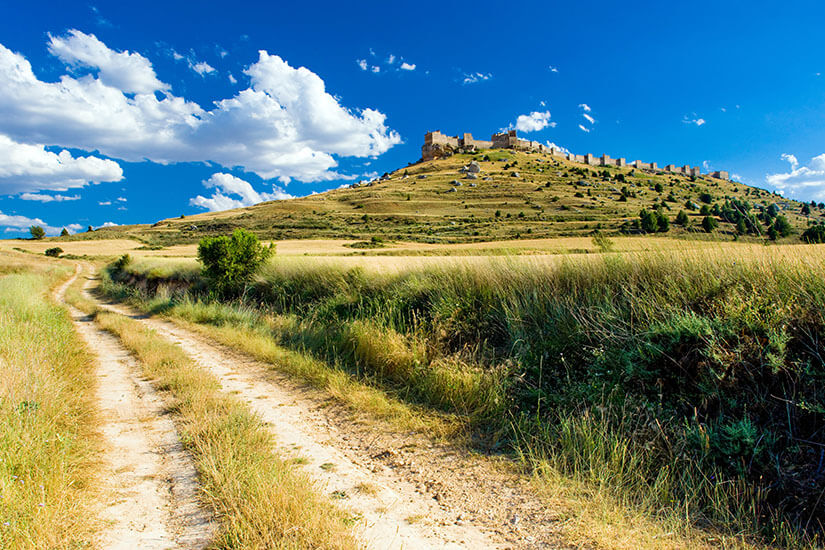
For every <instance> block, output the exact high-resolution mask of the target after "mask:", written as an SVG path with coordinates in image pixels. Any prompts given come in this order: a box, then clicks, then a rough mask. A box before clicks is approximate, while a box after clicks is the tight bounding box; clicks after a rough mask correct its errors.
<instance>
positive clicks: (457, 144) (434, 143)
mask: <svg viewBox="0 0 825 550" xmlns="http://www.w3.org/2000/svg"><path fill="white" fill-rule="evenodd" d="M456 149H465V150H479V149H517V150H521V151H536V152H539V153H550V154H551V155H552V156H555V157H560V158H563V159H565V160H568V161H570V162H578V163H581V164H587V165H589V166H631V167H633V168H636V169H637V170H648V171H658V170H659V167H658V165H657V164H656V163H655V162H642V161H641V160H635V161H633V162H630V163H628V162H627V161H626V159H624V158H617V159H614V158H610V156H608V155H601V156H600V157H597V156H596V155H592V154H589V153H588V154H586V155H576V154H573V153H565V152H562V151H560V150H558V149H555V148H553V147H549V148H548V147H547V146H545V145H543V144H541V143H539V142H537V141H530V140H526V139H521V138H519V137H518V134H517V133H516V131H515V130H508V131H506V132H499V133H497V134H493V135H492V137H491V138H490V141H484V140H477V139H474V138H473V135H472V134H470V133H465V134H462V135H461V136H460V137H459V136H447V135H445V134H442V133H441V132H440V131H437V130H436V131H433V132H427V133H426V134H425V135H424V145H423V146H422V147H421V159H422V160H424V161H427V160H433V159H434V158H438V157H439V156H444V155H445V154H451V153H452V152H453V151H454V150H456ZM663 171H664V172H668V173H673V174H681V175H685V176H695V177H698V176H701V175H702V172H701V170H699V167H698V166H693V167H691V166H688V165H687V164H686V165H684V166H676V165H674V164H668V165H667V166H665V167H664V169H663ZM707 175H709V176H710V177H713V178H718V179H723V180H729V179H730V174H729V173H728V172H727V171H725V170H717V171H715V172H711V173H709V174H707Z"/></svg>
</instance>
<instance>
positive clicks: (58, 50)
mask: <svg viewBox="0 0 825 550" xmlns="http://www.w3.org/2000/svg"><path fill="white" fill-rule="evenodd" d="M49 52H50V53H51V54H52V55H54V56H56V57H58V58H59V59H60V60H61V61H63V62H64V63H65V64H67V65H69V66H70V67H87V68H90V69H97V71H98V79H99V80H100V82H102V83H103V84H105V85H106V86H111V87H113V88H117V89H118V90H122V91H124V92H127V93H135V94H150V93H152V92H154V91H155V90H167V89H168V88H169V85H168V84H164V83H163V82H161V81H160V80H158V78H157V76H155V71H154V69H153V68H152V64H151V63H150V62H149V60H148V59H146V58H145V57H143V56H142V55H140V54H139V53H129V52H128V51H124V52H115V51H113V50H111V49H109V48H108V47H107V46H106V44H104V43H103V42H101V41H100V40H98V39H97V37H96V36H95V35H93V34H86V33H83V32H80V31H78V30H70V31H69V33H68V34H67V35H66V36H62V37H56V36H51V35H49Z"/></svg>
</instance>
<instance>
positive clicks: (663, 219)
mask: <svg viewBox="0 0 825 550" xmlns="http://www.w3.org/2000/svg"><path fill="white" fill-rule="evenodd" d="M656 226H657V227H656V231H658V232H659V233H667V232H668V231H669V230H670V220H669V219H668V217H667V216H666V215H665V213H664V212H661V211H659V212H656Z"/></svg>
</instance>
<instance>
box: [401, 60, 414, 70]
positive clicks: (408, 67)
mask: <svg viewBox="0 0 825 550" xmlns="http://www.w3.org/2000/svg"><path fill="white" fill-rule="evenodd" d="M401 70H402V71H414V70H415V63H407V62H406V61H404V62H403V63H401Z"/></svg>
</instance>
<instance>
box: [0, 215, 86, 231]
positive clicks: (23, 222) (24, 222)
mask: <svg viewBox="0 0 825 550" xmlns="http://www.w3.org/2000/svg"><path fill="white" fill-rule="evenodd" d="M33 225H39V226H40V227H42V228H43V230H44V231H45V232H46V234H47V235H59V234H60V232H61V231H62V230H63V228H62V227H52V226H51V225H49V224H47V223H46V222H44V221H43V220H41V219H40V218H27V217H26V216H16V215H8V214H3V213H2V212H0V227H2V228H4V231H5V232H6V233H12V232H20V231H28V230H29V228H30V227H31V226H33ZM66 228H67V229H68V230H69V231H71V232H72V233H76V232H77V231H79V230H80V229H81V228H82V227H81V226H80V225H78V224H76V223H73V224H70V225H67V226H66Z"/></svg>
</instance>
